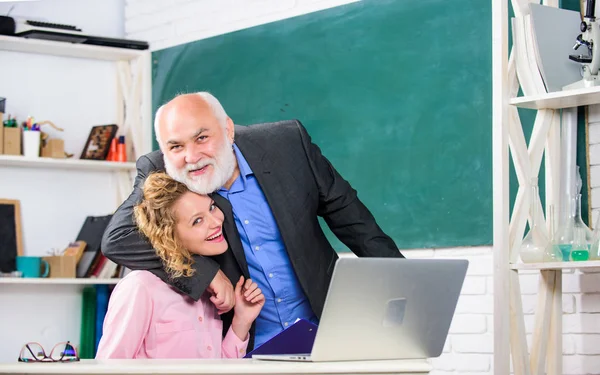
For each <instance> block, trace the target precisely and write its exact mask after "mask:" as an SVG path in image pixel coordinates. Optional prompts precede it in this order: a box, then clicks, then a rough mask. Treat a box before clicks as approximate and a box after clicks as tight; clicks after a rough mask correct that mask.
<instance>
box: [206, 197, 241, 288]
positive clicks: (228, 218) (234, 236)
mask: <svg viewBox="0 0 600 375" xmlns="http://www.w3.org/2000/svg"><path fill="white" fill-rule="evenodd" d="M212 198H213V200H214V201H215V203H216V204H217V206H219V208H220V209H221V211H223V214H224V215H225V220H224V221H223V229H224V230H225V235H226V238H227V243H228V244H229V248H230V249H231V252H232V253H233V256H234V257H235V260H236V261H237V263H238V265H239V266H240V269H241V270H242V274H243V275H244V277H245V278H250V272H249V271H248V263H247V262H246V255H245V254H244V247H243V246H242V241H241V240H240V235H239V233H238V230H237V227H236V225H235V220H234V218H233V210H232V209H231V203H229V201H228V200H227V199H225V198H223V197H222V196H220V195H219V194H217V193H215V194H212Z"/></svg>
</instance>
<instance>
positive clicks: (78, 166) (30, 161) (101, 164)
mask: <svg viewBox="0 0 600 375" xmlns="http://www.w3.org/2000/svg"><path fill="white" fill-rule="evenodd" d="M2 166H4V167H24V168H53V169H71V170H82V171H119V170H126V171H127V170H129V171H135V163H132V162H128V163H121V162H114V161H103V160H82V159H52V158H42V157H40V158H26V157H24V156H13V155H0V167H2Z"/></svg>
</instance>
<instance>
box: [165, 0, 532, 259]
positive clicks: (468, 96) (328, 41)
mask: <svg viewBox="0 0 600 375" xmlns="http://www.w3.org/2000/svg"><path fill="white" fill-rule="evenodd" d="M491 87H492V85H491V7H490V1H482V0H451V1H449V0H418V1H416V0H377V1H375V0H371V1H369V0H367V1H362V2H358V3H352V4H348V5H345V6H340V7H336V8H332V9H328V10H324V11H320V12H316V13H312V14H308V15H303V16H299V17H295V18H291V19H286V20H282V21H278V22H274V23H269V24H265V25H261V26H257V27H253V28H249V29H245V30H241V31H237V32H233V33H228V34H224V35H220V36H216V37H212V38H209V39H204V40H200V41H196V42H192V43H188V44H184V45H180V46H175V47H172V48H167V49H164V50H159V51H155V52H154V53H153V106H154V109H156V108H157V107H158V106H159V105H161V104H163V103H165V102H166V101H168V100H170V99H171V98H173V97H174V96H175V95H177V94H179V93H182V92H193V91H201V90H206V91H210V92H212V93H213V94H214V95H215V96H216V97H217V98H219V99H220V100H221V102H222V103H223V106H224V107H225V109H226V111H227V112H228V114H229V116H230V117H231V118H232V119H233V120H234V122H235V123H236V124H241V125H249V124H253V123H259V122H272V121H278V120H283V119H299V120H300V121H302V123H303V124H304V125H305V126H306V128H307V129H308V131H309V133H310V135H311V136H312V139H313V141H314V142H315V143H317V144H318V145H319V146H320V147H321V149H322V151H323V153H324V155H325V156H326V157H328V158H329V159H330V160H331V162H332V163H333V165H334V166H335V167H336V168H337V169H338V170H339V172H340V173H341V174H342V176H344V177H345V178H346V179H347V180H349V181H350V182H351V184H352V185H353V186H354V188H355V189H356V190H357V191H358V193H359V197H360V198H361V199H362V200H363V202H364V203H365V204H366V205H367V207H369V208H370V209H371V211H372V212H373V214H374V215H375V217H376V219H377V220H378V222H379V224H380V225H381V227H382V228H383V229H384V231H385V232H386V233H388V234H389V235H391V236H392V237H393V238H394V240H395V241H396V243H397V244H398V246H399V247H400V248H405V249H406V248H431V247H454V246H469V245H486V244H491V242H492V135H491V134H492V132H491V123H492V120H491V114H492V110H491V94H492V91H491ZM529 118H530V119H531V120H532V119H533V117H532V116H529ZM531 122H532V121H530V123H531ZM513 196H514V194H513ZM329 237H330V239H332V242H333V244H334V247H336V249H337V250H340V251H344V250H345V249H344V247H343V245H342V244H341V243H339V241H337V240H335V239H334V237H333V236H332V235H331V234H330V233H329Z"/></svg>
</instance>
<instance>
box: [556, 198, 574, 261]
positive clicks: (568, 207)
mask: <svg viewBox="0 0 600 375" xmlns="http://www.w3.org/2000/svg"><path fill="white" fill-rule="evenodd" d="M574 224H575V199H574V198H571V199H569V201H568V202H567V204H565V212H563V213H562V217H561V220H560V223H559V226H558V229H557V230H556V235H554V242H555V243H556V245H557V246H558V248H559V249H560V252H561V254H562V260H563V262H568V261H569V260H571V248H572V247H573V225H574Z"/></svg>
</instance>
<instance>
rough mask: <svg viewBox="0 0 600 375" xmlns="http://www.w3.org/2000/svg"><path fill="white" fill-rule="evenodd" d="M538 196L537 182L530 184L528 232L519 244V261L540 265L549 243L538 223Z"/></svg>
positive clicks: (543, 229) (544, 231)
mask: <svg viewBox="0 0 600 375" xmlns="http://www.w3.org/2000/svg"><path fill="white" fill-rule="evenodd" d="M539 199H540V198H539V195H538V186H537V182H534V181H532V183H531V199H530V203H529V217H530V221H529V232H527V235H526V236H525V238H523V243H522V244H521V251H520V252H519V255H520V256H521V261H523V263H541V262H543V261H544V258H545V256H546V254H547V253H548V250H547V249H548V247H549V245H550V241H549V239H548V235H547V234H546V230H545V228H544V227H543V226H540V225H539V223H538V212H537V211H538V206H539Z"/></svg>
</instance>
